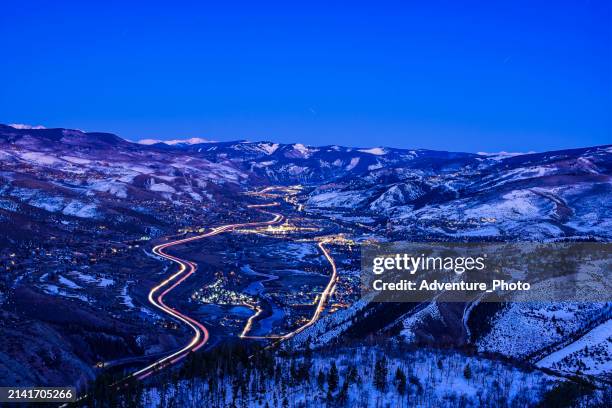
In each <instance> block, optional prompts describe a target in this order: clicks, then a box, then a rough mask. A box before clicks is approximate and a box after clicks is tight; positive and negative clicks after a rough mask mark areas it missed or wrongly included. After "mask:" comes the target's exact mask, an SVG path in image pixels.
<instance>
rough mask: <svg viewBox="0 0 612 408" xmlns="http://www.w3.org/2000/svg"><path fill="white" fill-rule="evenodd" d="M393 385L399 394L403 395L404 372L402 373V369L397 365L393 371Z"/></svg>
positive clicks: (404, 389) (404, 387)
mask: <svg viewBox="0 0 612 408" xmlns="http://www.w3.org/2000/svg"><path fill="white" fill-rule="evenodd" d="M395 385H396V387H397V392H398V393H399V395H404V393H405V392H406V374H404V371H402V369H401V368H400V367H397V370H396V371H395Z"/></svg>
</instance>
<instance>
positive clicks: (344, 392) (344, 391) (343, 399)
mask: <svg viewBox="0 0 612 408" xmlns="http://www.w3.org/2000/svg"><path fill="white" fill-rule="evenodd" d="M348 390H349V383H348V380H347V379H345V380H344V382H343V383H342V388H340V392H339V393H338V404H339V405H341V406H344V405H345V404H346V403H347V402H348Z"/></svg>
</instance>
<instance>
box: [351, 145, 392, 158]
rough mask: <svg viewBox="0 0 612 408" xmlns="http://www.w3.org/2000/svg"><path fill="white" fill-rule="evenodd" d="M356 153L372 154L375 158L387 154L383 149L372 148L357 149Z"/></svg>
mask: <svg viewBox="0 0 612 408" xmlns="http://www.w3.org/2000/svg"><path fill="white" fill-rule="evenodd" d="M357 151H358V152H361V153H369V154H373V155H375V156H383V155H385V154H387V151H386V150H385V149H383V148H382V147H372V148H370V149H357Z"/></svg>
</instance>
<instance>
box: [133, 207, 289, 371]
mask: <svg viewBox="0 0 612 408" xmlns="http://www.w3.org/2000/svg"><path fill="white" fill-rule="evenodd" d="M278 205H279V203H276V202H275V203H268V204H258V205H250V206H248V207H249V208H260V207H274V206H278ZM260 211H261V212H264V213H267V214H271V215H273V216H274V218H273V219H272V220H270V221H260V222H248V223H241V224H227V225H223V226H220V227H215V228H213V229H212V230H211V231H210V232H207V233H205V234H201V235H196V236H193V237H190V238H183V239H179V240H176V241H171V242H167V243H164V244H160V245H157V246H155V247H154V248H153V250H152V251H153V253H154V254H155V255H158V256H160V257H162V258H165V259H168V260H170V261H172V262H174V263H176V264H178V265H179V270H178V271H177V272H175V273H174V274H172V275H171V276H170V277H168V278H166V279H164V280H163V281H162V282H160V283H159V284H158V285H156V286H155V287H153V288H152V289H151V290H150V291H149V295H148V300H149V303H151V304H152V305H153V306H155V307H156V308H157V309H159V310H161V311H162V312H164V313H166V314H167V315H169V316H171V317H173V318H175V319H178V320H180V321H181V322H183V323H184V324H185V325H187V326H188V327H189V328H190V329H191V330H192V331H193V337H192V338H191V341H190V342H189V343H188V344H187V345H185V346H184V347H183V348H181V349H180V350H178V351H176V352H174V353H172V354H170V355H167V356H165V357H163V358H161V359H159V360H157V361H155V362H154V363H152V364H149V365H148V366H146V367H143V368H141V369H140V370H138V371H136V372H134V373H132V374H130V375H129V376H127V377H125V378H124V379H123V380H122V381H125V380H129V379H132V378H136V379H138V380H142V379H145V378H146V377H148V376H149V375H151V374H152V373H154V372H155V371H157V370H160V369H162V368H164V367H166V366H168V365H171V364H175V363H177V362H179V361H180V360H182V359H183V358H185V357H186V356H187V355H188V354H189V353H191V352H194V351H197V350H198V349H200V348H201V347H202V346H204V345H205V344H206V343H207V342H208V339H209V337H210V334H209V332H208V329H207V328H206V326H204V325H203V324H202V323H200V322H198V321H197V320H195V319H193V318H191V317H189V316H187V315H185V314H183V313H181V312H179V311H178V310H176V309H174V308H172V307H169V306H168V305H166V304H165V303H164V296H166V295H167V294H168V293H170V292H171V291H172V290H173V289H174V288H176V287H177V286H179V285H180V284H181V283H183V281H185V279H187V278H188V277H189V276H191V275H192V274H194V273H195V272H196V270H197V265H196V264H195V263H194V262H191V261H188V260H185V259H181V258H179V257H177V256H174V255H170V254H168V253H166V252H165V249H167V248H170V247H173V246H175V245H182V244H185V243H188V242H192V241H196V240H199V239H203V238H208V237H212V236H214V235H218V234H221V233H223V232H227V231H231V230H234V229H237V228H244V227H256V226H263V225H272V224H276V223H279V222H281V221H282V220H283V216H282V215H281V214H276V213H272V212H268V211H263V210H260Z"/></svg>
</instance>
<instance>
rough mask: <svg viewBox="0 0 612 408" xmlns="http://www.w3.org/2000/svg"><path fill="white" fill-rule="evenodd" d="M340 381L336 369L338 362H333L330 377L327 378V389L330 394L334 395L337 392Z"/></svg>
mask: <svg viewBox="0 0 612 408" xmlns="http://www.w3.org/2000/svg"><path fill="white" fill-rule="evenodd" d="M339 380H340V379H339V377H338V368H337V367H336V362H335V361H332V363H331V368H330V369H329V375H328V376H327V387H328V389H329V391H330V392H332V393H333V392H334V391H336V389H337V388H338V382H339Z"/></svg>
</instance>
